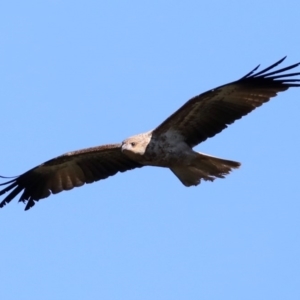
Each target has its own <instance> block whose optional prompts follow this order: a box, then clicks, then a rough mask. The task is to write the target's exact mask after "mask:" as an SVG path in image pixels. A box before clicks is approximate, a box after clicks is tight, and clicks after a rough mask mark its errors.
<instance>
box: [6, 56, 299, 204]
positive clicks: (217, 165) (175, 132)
mask: <svg viewBox="0 0 300 300" xmlns="http://www.w3.org/2000/svg"><path fill="white" fill-rule="evenodd" d="M284 59H285V57H284V58H283V59H281V60H279V61H278V62H276V63H274V64H273V65H271V66H270V67H268V68H266V69H264V70H262V71H257V69H258V67H259V66H257V67H256V68H255V69H253V70H252V71H251V72H249V73H248V74H246V75H245V76H244V77H242V78H241V79H239V80H237V81H234V82H231V83H229V84H225V85H222V86H220V87H217V88H215V89H212V90H210V91H207V92H205V93H203V94H200V95H198V96H196V97H194V98H192V99H190V100H189V101H188V102H186V103H185V104H184V105H183V106H182V107H181V108H179V109H178V110H177V111H176V112H175V113H173V114H172V115H171V116H169V117H168V118H167V119H166V120H165V121H163V122H162V123H161V124H160V125H159V126H158V127H156V128H155V129H154V130H151V131H148V132H146V133H141V134H138V135H135V136H132V137H129V138H127V139H126V140H124V141H123V142H122V143H118V144H108V145H102V146H98V147H93V148H87V149H83V150H78V151H74V152H68V153H66V154H63V155H61V156H58V157H56V158H53V159H51V160H48V161H46V162H45V163H43V164H41V165H39V166H37V167H35V168H33V169H31V170H29V171H27V172H25V173H24V174H22V175H20V176H17V177H14V179H11V180H9V181H7V182H4V183H1V184H0V185H1V186H5V187H4V188H3V189H2V190H1V191H0V195H4V194H5V193H6V192H8V195H6V197H5V198H4V199H3V200H2V202H0V207H3V206H4V205H6V204H7V203H9V202H10V201H11V200H12V199H13V198H14V197H16V196H17V195H18V194H19V193H21V192H22V194H21V197H20V199H19V201H21V202H24V203H25V204H26V206H25V210H28V209H30V208H31V207H32V206H33V205H34V204H35V202H36V201H39V200H40V199H43V198H46V197H48V196H49V195H50V194H51V193H52V194H56V193H59V192H61V191H64V190H65V191H66V190H71V189H72V188H74V187H79V186H82V185H83V184H85V183H92V182H95V181H98V180H101V179H106V178H107V177H109V176H113V175H115V174H116V173H118V172H125V171H128V170H132V169H135V168H141V167H144V166H155V167H165V168H169V169H170V170H171V171H172V172H173V173H174V174H175V176H177V177H178V179H179V180H180V181H181V182H182V183H183V184H184V185H185V186H187V187H189V186H193V185H198V184H199V183H200V181H201V180H206V181H207V180H208V181H213V180H214V179H215V178H224V176H225V175H227V174H229V172H230V171H231V170H232V169H235V168H238V167H239V166H240V163H238V162H236V161H232V160H227V159H222V158H218V157H214V156H209V155H206V154H203V153H199V152H196V151H194V150H193V147H194V146H196V145H198V144H200V143H202V142H204V141H205V140H206V139H207V138H211V137H213V136H214V135H216V134H217V133H219V132H221V131H222V130H223V129H225V128H227V126H228V125H229V124H232V123H233V122H234V121H235V120H237V119H240V118H241V117H242V116H245V115H247V114H248V113H249V112H251V111H252V110H254V109H255V108H256V107H259V106H261V105H262V104H263V103H265V102H267V101H269V99H270V98H272V97H275V96H276V95H277V93H278V92H282V91H285V90H287V89H288V88H290V87H299V86H300V83H299V82H300V79H295V77H294V76H298V75H300V72H297V73H288V74H287V73H285V71H288V70H291V69H294V68H296V67H297V66H299V65H300V63H297V64H293V65H291V66H288V67H285V68H282V69H279V70H274V68H275V67H276V66H278V65H279V64H280V63H282V62H283V60H284ZM2 178H6V177H2Z"/></svg>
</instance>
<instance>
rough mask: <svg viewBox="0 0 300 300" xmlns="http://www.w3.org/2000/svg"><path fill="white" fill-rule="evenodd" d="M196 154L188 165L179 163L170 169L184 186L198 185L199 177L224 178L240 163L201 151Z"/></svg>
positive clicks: (207, 179) (206, 179)
mask: <svg viewBox="0 0 300 300" xmlns="http://www.w3.org/2000/svg"><path fill="white" fill-rule="evenodd" d="M196 154H197V155H196V156H195V158H194V159H193V160H192V161H191V163H190V164H189V165H187V166H185V165H180V166H176V167H173V168H171V171H172V172H173V173H174V174H175V175H176V176H177V177H178V179H179V180H180V181H181V182H182V183H183V184H184V185H185V186H192V185H198V184H199V183H200V182H201V179H203V180H205V181H214V180H215V179H216V178H225V176H226V175H228V174H229V173H230V172H231V171H232V169H236V168H238V167H239V166H240V165H241V164H240V163H239V162H236V161H232V160H227V159H222V158H218V157H214V156H209V155H206V154H202V153H196Z"/></svg>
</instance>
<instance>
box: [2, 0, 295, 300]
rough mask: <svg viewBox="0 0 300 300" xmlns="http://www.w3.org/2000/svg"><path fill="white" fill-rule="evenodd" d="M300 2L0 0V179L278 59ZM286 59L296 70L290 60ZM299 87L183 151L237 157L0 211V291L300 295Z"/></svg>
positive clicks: (288, 50) (141, 174)
mask: <svg viewBox="0 0 300 300" xmlns="http://www.w3.org/2000/svg"><path fill="white" fill-rule="evenodd" d="M299 28H300V2H299V1H296V0H295V1H290V0H287V1H281V0H280V1H261V0H251V1H220V0H215V1H90V0H87V1H68V0H66V1H59V0H56V1H55V0H53V1H50V0H44V1H30V0H29V1H20V0H19V1H2V3H1V4H0V80H1V84H0V99H1V100H0V101H1V102H0V103H1V106H0V113H1V147H0V174H1V175H6V176H13V175H18V174H21V173H23V172H24V171H26V170H28V169H30V168H32V167H34V166H36V165H38V164H40V163H42V162H44V161H46V160H48V159H50V158H53V157H56V156H58V155H60V154H63V153H65V152H68V151H71V150H77V149H81V148H86V147H90V146H96V145H101V144H105V143H114V142H120V141H122V140H123V139H125V138H126V137H128V136H130V135H133V134H137V133H140V132H143V131H147V130H150V129H152V128H154V127H156V126H157V125H159V124H160V123H161V122H162V121H163V120H164V119H165V118H166V117H167V116H169V115H170V114H171V113H172V112H174V111H175V110H176V109H178V108H179V107H180V106H181V105H182V104H184V103H185V102H186V101H187V100H188V99H189V98H191V97H193V96H195V95H197V94H199V93H201V92H204V91H206V90H209V89H211V88H214V87H217V86H219V85H222V84H225V83H228V82H230V81H233V80H236V79H238V78H240V77H242V76H243V75H245V74H246V73H247V72H249V71H250V70H251V69H252V68H254V67H255V66H256V65H257V64H259V63H261V64H262V67H267V66H268V65H270V64H272V63H274V62H275V61H277V60H279V59H280V58H281V57H283V56H285V55H287V56H288V58H287V60H286V61H285V63H284V66H286V65H288V64H293V63H296V62H299V61H300V31H299ZM298 70H299V69H298ZM299 115H300V89H294V90H289V91H287V92H284V93H281V94H280V95H279V96H278V97H276V98H274V99H273V100H272V101H271V102H269V103H267V104H266V105H264V106H263V107H261V108H259V109H258V110H256V111H254V112H253V113H251V114H250V115H248V116H247V117H245V118H243V119H242V120H240V121H237V122H236V123H235V124H233V125H231V126H230V127H229V128H228V129H226V130H225V131H223V132H222V133H221V134H219V135H217V136H216V137H214V138H213V139H210V140H208V141H206V142H205V143H203V144H201V145H199V146H197V148H196V149H197V150H198V151H202V152H204V153H209V154H211V155H216V156H220V157H223V158H227V159H233V160H237V161H240V162H242V167H241V168H240V169H239V170H236V171H234V172H233V173H231V175H229V176H228V177H227V178H226V179H219V180H216V181H215V182H214V183H207V182H204V183H202V184H201V185H200V186H198V187H191V188H186V187H184V186H183V185H182V184H181V183H180V182H179V180H178V179H177V178H176V177H175V176H174V175H173V174H172V173H171V172H170V171H168V170H165V169H160V168H143V169H139V170H135V171H132V172H127V173H124V174H118V175H117V176H114V177H111V178H109V179H107V180H105V181H100V182H97V183H95V184H92V185H85V186H84V187H81V188H77V189H73V190H72V191H69V192H63V193H60V194H58V195H55V196H51V197H49V198H47V199H45V200H42V201H40V202H39V203H37V205H35V207H34V208H33V209H31V210H30V211H28V212H24V211H23V209H24V206H23V204H21V203H19V204H18V203H17V201H16V200H14V201H13V202H11V203H10V205H8V206H6V207H5V208H4V209H2V210H1V211H0V226H1V232H0V242H1V248H0V249H1V250H0V253H1V255H0V299H6V300H11V299H22V300H27V299H30V300H35V299H43V300H50V299H51V300H53V299H74V300H77V299H107V300H111V299H125V300H127V299H128V300H133V299H138V300H141V299H143V300H148V299H149V300H150V299H151V300H153V299H156V300H158V299H164V300H165V299H174V300H177V299H185V300H186V299H204V300H206V299H209V300H210V299H222V300H224V299H226V300H227V299H228V300H229V299H230V300H235V299H236V300H240V299H243V300H245V299H249V300H250V299H251V300H253V299H255V300H260V299H261V300H265V299H272V300H276V299H300V260H299V253H300V199H299V198H300V197H299V191H300V183H299V170H300V155H299V153H300V144H299V135H300V134H299V128H300V117H299Z"/></svg>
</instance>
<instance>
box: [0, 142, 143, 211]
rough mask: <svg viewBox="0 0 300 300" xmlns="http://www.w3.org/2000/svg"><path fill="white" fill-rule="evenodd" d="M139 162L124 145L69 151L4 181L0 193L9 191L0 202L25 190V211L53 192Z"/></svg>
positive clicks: (90, 180)
mask: <svg viewBox="0 0 300 300" xmlns="http://www.w3.org/2000/svg"><path fill="white" fill-rule="evenodd" d="M140 167H142V165H140V164H139V163H137V162H134V161H133V160H131V159H129V158H128V157H127V156H125V155H124V154H122V152H121V144H113V145H104V146H100V147H94V148H88V149H83V150H79V151H74V152H69V153H66V154H64V155H61V156H58V157H57V158H54V159H51V160H49V161H47V162H45V163H43V164H41V165H39V166H37V167H35V168H33V169H31V170H29V171H27V172H26V173H24V174H22V175H20V176H18V177H16V178H14V179H12V180H10V181H7V182H4V183H2V184H0V185H2V186H4V185H7V187H5V188H4V189H3V190H1V191H0V195H3V194H5V193H6V192H9V194H8V195H7V196H6V198H5V199H4V200H3V201H2V202H1V203H0V207H3V206H4V205H5V204H7V203H9V202H10V201H11V200H12V199H13V198H14V197H16V196H17V195H18V194H19V193H20V192H22V191H23V193H22V195H21V197H20V199H19V201H22V202H24V203H27V204H26V207H25V210H27V209H29V208H31V207H32V206H33V205H34V204H35V201H38V200H40V199H43V198H46V197H48V196H50V194H51V193H52V194H56V193H59V192H61V191H67V190H71V189H72V188H74V187H78V186H82V185H83V184H84V183H92V182H94V181H97V180H101V179H105V178H107V177H109V176H113V175H115V174H116V173H117V172H125V171H127V170H132V169H134V168H140Z"/></svg>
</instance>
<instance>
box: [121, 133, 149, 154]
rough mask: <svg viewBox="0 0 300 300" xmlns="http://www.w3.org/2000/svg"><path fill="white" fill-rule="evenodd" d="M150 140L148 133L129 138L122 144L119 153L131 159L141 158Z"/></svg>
mask: <svg viewBox="0 0 300 300" xmlns="http://www.w3.org/2000/svg"><path fill="white" fill-rule="evenodd" d="M150 139H151V136H150V135H149V134H148V133H142V134H138V135H134V136H132V137H129V138H128V139H126V140H124V141H123V142H122V147H121V151H122V152H123V153H124V154H126V155H127V156H129V157H131V158H135V159H139V158H142V156H143V155H144V154H145V151H146V148H147V146H148V144H149V142H150Z"/></svg>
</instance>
